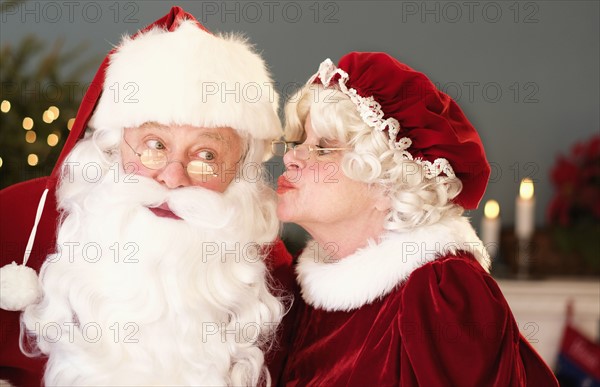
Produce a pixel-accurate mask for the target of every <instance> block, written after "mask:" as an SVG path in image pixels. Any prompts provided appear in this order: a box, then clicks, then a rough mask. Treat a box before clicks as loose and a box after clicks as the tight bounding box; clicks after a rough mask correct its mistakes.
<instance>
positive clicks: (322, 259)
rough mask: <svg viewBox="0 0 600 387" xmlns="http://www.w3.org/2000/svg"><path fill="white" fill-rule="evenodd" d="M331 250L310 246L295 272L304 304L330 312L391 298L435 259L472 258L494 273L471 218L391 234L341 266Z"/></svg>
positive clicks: (348, 259)
mask: <svg viewBox="0 0 600 387" xmlns="http://www.w3.org/2000/svg"><path fill="white" fill-rule="evenodd" d="M331 247H332V246H328V245H324V246H319V245H318V243H317V242H315V241H310V242H309V243H308V245H307V246H306V248H305V249H304V251H303V252H302V254H301V255H300V257H299V261H298V265H297V267H296V272H297V275H298V282H299V283H300V286H301V288H302V298H304V300H305V301H306V302H307V303H309V304H310V305H312V306H314V307H315V308H321V309H325V310H328V311H348V310H352V309H358V308H360V307H361V306H363V305H366V304H369V303H371V302H373V301H375V300H376V299H378V298H380V297H383V296H385V295H387V294H389V293H390V292H391V291H392V290H393V289H394V288H395V287H396V286H398V285H399V284H401V283H402V282H404V281H405V280H406V279H407V278H408V277H409V276H410V274H411V273H412V272H413V271H414V270H415V269H417V268H419V267H421V266H423V265H424V264H426V263H428V262H431V261H433V260H435V259H436V258H438V257H440V256H443V255H447V254H455V253H456V252H457V251H458V250H466V251H469V252H471V253H472V254H473V255H474V256H475V258H476V259H477V261H478V262H479V263H480V264H481V266H482V267H483V268H484V269H485V270H486V271H489V267H490V259H489V255H488V253H487V251H486V250H485V247H484V245H483V243H482V242H481V240H480V239H479V238H478V237H477V235H476V233H475V230H473V227H472V226H471V224H470V223H469V221H468V219H467V218H464V217H460V218H452V219H446V220H443V221H440V222H438V223H437V224H435V225H431V226H425V227H420V228H417V229H414V230H412V231H409V232H388V233H386V234H385V235H384V236H383V237H382V238H381V241H380V243H378V244H376V243H375V242H374V241H372V240H371V241H369V244H368V246H366V247H364V248H362V249H359V250H357V251H356V252H355V253H353V254H351V255H349V256H347V257H345V258H342V259H339V260H336V259H333V258H332V251H333V249H332V248H331Z"/></svg>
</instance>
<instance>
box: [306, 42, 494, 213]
mask: <svg viewBox="0 0 600 387" xmlns="http://www.w3.org/2000/svg"><path fill="white" fill-rule="evenodd" d="M308 82H309V83H321V84H323V86H324V87H326V88H327V87H332V86H333V85H336V86H338V87H339V88H340V89H341V91H342V92H343V93H344V94H346V95H348V96H349V97H350V99H351V100H352V102H354V103H355V104H356V108H357V111H358V113H359V114H360V116H361V118H362V120H363V121H364V122H365V123H366V124H368V125H369V126H370V127H371V128H373V130H379V131H382V132H385V133H387V136H388V139H389V144H390V147H392V148H394V149H396V150H397V151H399V152H402V153H403V156H404V158H406V159H409V160H414V161H417V162H418V163H420V164H421V165H422V166H423V170H424V173H425V178H435V177H437V176H439V175H446V176H450V177H453V176H456V177H458V178H459V179H460V181H461V182H462V184H463V189H462V191H461V192H460V194H459V195H458V196H457V197H456V198H455V199H454V202H456V203H457V204H460V205H461V206H463V207H464V208H467V209H473V208H477V206H478V205H479V202H480V200H481V198H482V196H483V194H484V192H485V188H486V186H487V182H488V178H489V175H490V166H489V164H488V162H487V159H486V157H485V151H484V149H483V144H482V143H481V139H480V138H479V135H478V134H477V131H476V130H475V128H474V127H473V125H471V123H470V122H469V120H468V119H467V118H466V117H465V115H464V113H463V112H462V110H461V109H460V107H459V106H458V105H457V104H456V102H454V100H452V98H450V97H449V96H448V95H446V94H444V93H442V92H441V91H439V90H437V88H436V87H435V85H434V84H433V83H432V82H431V81H430V80H429V79H428V78H427V76H425V74H423V73H420V72H418V71H415V70H413V69H412V68H410V67H408V66H407V65H405V64H403V63H400V62H398V61H397V60H396V59H394V58H393V57H391V56H389V55H388V54H385V53H380V52H352V53H349V54H347V55H344V56H343V57H342V58H341V59H340V61H339V64H338V65H337V66H336V65H334V64H333V62H332V61H331V60H329V59H327V60H325V61H324V62H322V63H321V66H320V67H319V71H318V72H317V73H316V74H315V75H313V77H311V79H310V80H309V81H308Z"/></svg>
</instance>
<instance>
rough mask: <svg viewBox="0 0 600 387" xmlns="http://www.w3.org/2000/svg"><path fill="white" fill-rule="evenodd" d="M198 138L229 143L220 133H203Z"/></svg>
mask: <svg viewBox="0 0 600 387" xmlns="http://www.w3.org/2000/svg"><path fill="white" fill-rule="evenodd" d="M198 137H208V138H210V139H212V140H217V141H223V142H227V138H225V137H223V135H221V134H220V133H207V132H203V133H199V134H198Z"/></svg>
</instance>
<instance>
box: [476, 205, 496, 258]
mask: <svg viewBox="0 0 600 387" xmlns="http://www.w3.org/2000/svg"><path fill="white" fill-rule="evenodd" d="M483 214H484V217H483V219H482V220H481V241H482V242H483V245H484V246H485V248H486V249H487V251H488V253H489V254H490V258H491V259H494V258H495V257H496V255H497V254H498V249H499V247H500V246H499V243H500V224H501V222H500V217H499V216H498V215H499V214H500V205H499V204H498V202H497V201H495V200H488V201H487V203H485V207H484V209H483Z"/></svg>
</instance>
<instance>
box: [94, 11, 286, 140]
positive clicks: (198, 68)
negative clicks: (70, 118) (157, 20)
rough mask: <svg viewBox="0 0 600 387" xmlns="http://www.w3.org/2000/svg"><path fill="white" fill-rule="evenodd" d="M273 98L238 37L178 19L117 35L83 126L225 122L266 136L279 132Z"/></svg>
mask: <svg viewBox="0 0 600 387" xmlns="http://www.w3.org/2000/svg"><path fill="white" fill-rule="evenodd" d="M278 105H279V96H278V94H277V92H276V91H275V88H274V85H273V81H272V79H271V77H270V75H269V73H268V71H267V69H266V66H265V63H264V61H263V60H262V58H261V57H260V56H259V55H258V54H256V53H255V52H254V51H253V49H252V47H251V46H250V45H249V44H248V42H247V41H246V40H245V39H243V38H241V37H239V36H235V35H227V36H219V35H212V34H210V33H208V32H206V31H204V30H202V29H200V28H199V27H198V26H197V25H196V24H195V23H194V22H192V21H185V22H182V23H181V25H180V26H179V28H178V29H177V30H175V31H173V32H169V31H167V30H162V29H160V28H158V27H157V28H154V29H151V30H150V31H148V32H146V33H143V34H140V35H138V36H137V37H136V38H135V39H132V38H129V37H125V38H124V39H123V41H122V43H121V44H120V46H119V47H118V48H117V50H116V52H114V53H113V54H112V55H111V56H110V63H109V66H108V68H107V70H106V79H105V82H104V88H103V92H102V96H101V97H100V100H99V102H98V105H97V107H96V110H95V112H94V115H93V116H92V117H91V119H90V122H89V125H90V127H92V128H94V129H120V128H126V127H136V126H139V125H141V124H143V123H145V122H149V121H155V122H158V123H160V124H163V125H170V124H176V125H183V124H186V125H192V126H198V127H227V126H228V127H232V128H234V129H236V130H239V131H242V132H246V133H249V134H251V135H252V136H253V137H254V138H258V139H267V140H269V139H277V138H280V137H281V135H282V134H283V132H282V129H281V123H280V121H279V116H278V115H277V109H278Z"/></svg>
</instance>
